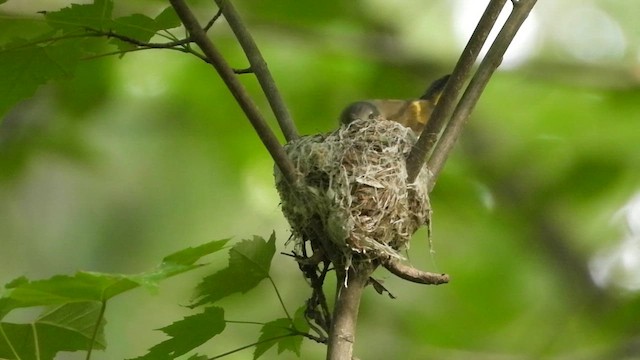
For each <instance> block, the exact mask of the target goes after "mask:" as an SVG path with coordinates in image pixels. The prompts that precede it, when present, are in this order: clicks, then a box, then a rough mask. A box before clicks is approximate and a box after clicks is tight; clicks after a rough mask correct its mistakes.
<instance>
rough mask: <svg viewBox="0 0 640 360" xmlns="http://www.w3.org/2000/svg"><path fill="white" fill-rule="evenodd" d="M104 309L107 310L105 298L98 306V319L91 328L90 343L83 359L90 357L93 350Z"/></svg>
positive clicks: (88, 359) (86, 359)
mask: <svg viewBox="0 0 640 360" xmlns="http://www.w3.org/2000/svg"><path fill="white" fill-rule="evenodd" d="M106 310H107V300H102V305H101V306H100V312H99V313H98V321H96V326H95V327H94V328H93V333H92V334H91V343H90V344H89V350H87V356H86V357H85V360H90V359H91V353H92V352H93V344H95V342H96V338H97V337H98V331H99V330H100V324H101V323H102V318H103V317H104V313H105V311H106Z"/></svg>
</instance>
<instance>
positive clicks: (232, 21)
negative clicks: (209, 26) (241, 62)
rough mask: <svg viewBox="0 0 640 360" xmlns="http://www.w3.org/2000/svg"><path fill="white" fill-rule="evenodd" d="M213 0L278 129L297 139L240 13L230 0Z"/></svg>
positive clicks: (287, 110) (296, 134)
mask: <svg viewBox="0 0 640 360" xmlns="http://www.w3.org/2000/svg"><path fill="white" fill-rule="evenodd" d="M215 1H216V4H218V7H219V8H220V10H221V11H222V14H224V18H225V19H227V22H228V23H229V26H230V27H231V30H232V31H233V33H234V34H235V35H236V38H237V39H238V42H239V43H240V46H242V50H244V53H245V54H246V55H247V59H248V60H249V64H251V70H252V71H253V73H254V74H255V75H256V78H257V79H258V83H260V87H261V88H262V91H263V92H264V94H265V96H266V97H267V101H269V105H270V106H271V110H272V111H273V114H274V115H275V117H276V119H277V120H278V124H279V125H280V129H282V133H283V134H284V138H285V139H286V140H287V141H291V140H295V139H297V138H298V137H299V135H298V130H297V129H296V126H295V124H294V122H293V120H292V119H291V114H290V113H289V109H288V108H287V106H286V105H285V103H284V100H282V96H280V92H279V91H278V88H277V87H276V82H275V81H274V80H273V77H272V76H271V72H269V68H268V67H267V63H266V62H265V61H264V58H263V57H262V54H261V53H260V50H259V49H258V46H257V45H256V43H255V41H253V37H252V36H251V34H250V33H249V31H248V30H247V28H246V27H245V26H244V24H243V22H242V20H241V19H240V15H239V14H238V12H237V11H236V9H235V8H234V7H233V4H232V3H231V2H230V1H228V0H215Z"/></svg>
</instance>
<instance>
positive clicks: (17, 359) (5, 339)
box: [0, 322, 22, 360]
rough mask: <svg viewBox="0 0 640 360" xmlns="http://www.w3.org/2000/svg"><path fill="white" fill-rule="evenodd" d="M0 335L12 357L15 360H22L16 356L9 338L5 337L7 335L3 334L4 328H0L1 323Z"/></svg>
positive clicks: (16, 353)
mask: <svg viewBox="0 0 640 360" xmlns="http://www.w3.org/2000/svg"><path fill="white" fill-rule="evenodd" d="M0 334H2V338H3V339H4V341H5V342H6V343H7V345H9V349H11V353H12V354H13V356H15V357H16V360H22V358H21V357H20V355H19V354H18V352H17V351H16V349H15V348H14V347H13V344H12V343H11V341H10V340H9V338H8V337H7V333H5V332H4V328H3V327H2V323H1V322H0Z"/></svg>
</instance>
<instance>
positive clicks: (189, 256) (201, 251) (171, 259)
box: [162, 239, 230, 265]
mask: <svg viewBox="0 0 640 360" xmlns="http://www.w3.org/2000/svg"><path fill="white" fill-rule="evenodd" d="M229 240H230V239H223V240H215V241H211V242H208V243H206V244H202V245H199V246H196V247H188V248H186V249H184V250H180V251H177V252H175V253H173V254H171V255H168V256H165V258H164V259H162V263H174V264H179V265H192V264H194V263H195V262H196V261H198V260H200V258H201V257H203V256H204V255H208V254H213V253H214V252H217V251H220V250H221V249H222V248H223V247H224V246H225V245H226V244H227V243H228V242H229Z"/></svg>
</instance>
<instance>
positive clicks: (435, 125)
mask: <svg viewBox="0 0 640 360" xmlns="http://www.w3.org/2000/svg"><path fill="white" fill-rule="evenodd" d="M505 3H506V0H492V1H491V2H490V3H489V5H487V9H486V10H485V11H484V14H482V17H481V18H480V21H479V22H478V26H476V29H475V30H474V32H473V35H472V36H471V38H470V39H469V42H468V43H467V46H466V47H465V48H464V50H463V51H462V54H461V55H460V59H459V60H458V63H457V64H456V66H455V68H454V69H453V73H452V74H451V77H450V78H449V80H448V81H447V84H446V85H445V88H444V91H443V93H442V96H441V97H440V100H439V101H438V104H437V105H436V107H435V109H434V110H433V113H432V114H431V117H430V119H429V122H428V123H427V126H426V128H425V129H424V131H423V132H422V135H421V136H420V139H418V142H417V143H416V145H415V146H414V148H413V149H412V150H411V153H409V156H408V157H407V174H408V175H407V177H408V181H409V182H410V183H411V182H413V181H414V180H415V179H416V177H417V176H418V174H419V173H420V170H421V169H422V165H423V164H424V162H425V160H426V157H427V155H428V154H429V153H430V152H431V150H433V146H434V145H435V143H436V142H437V140H438V137H439V135H440V132H441V130H442V128H443V127H444V126H446V124H447V122H448V120H449V117H450V116H451V113H452V112H453V109H454V107H455V104H456V100H458V96H459V94H460V91H461V89H462V86H463V85H464V84H465V83H466V81H467V78H468V77H469V74H470V72H471V68H472V67H473V64H474V63H475V61H476V59H477V58H478V55H479V54H480V50H481V49H482V46H483V45H484V43H485V41H486V40H487V37H488V36H489V32H491V29H492V28H493V25H494V24H495V22H496V19H497V18H498V15H500V12H501V11H502V8H503V7H504V4H505ZM432 178H434V177H432Z"/></svg>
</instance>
